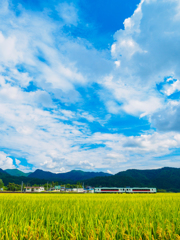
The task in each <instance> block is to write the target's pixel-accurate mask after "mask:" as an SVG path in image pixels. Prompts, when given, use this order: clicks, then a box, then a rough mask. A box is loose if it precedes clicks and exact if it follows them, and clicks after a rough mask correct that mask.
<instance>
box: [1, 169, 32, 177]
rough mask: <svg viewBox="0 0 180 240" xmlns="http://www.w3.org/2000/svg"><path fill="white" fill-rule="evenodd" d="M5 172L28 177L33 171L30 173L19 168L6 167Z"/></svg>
mask: <svg viewBox="0 0 180 240" xmlns="http://www.w3.org/2000/svg"><path fill="white" fill-rule="evenodd" d="M5 172H7V173H9V174H10V175H11V176H16V177H22V176H23V177H27V176H28V175H29V174H31V172H29V173H24V172H22V171H20V170H18V169H6V170H5Z"/></svg>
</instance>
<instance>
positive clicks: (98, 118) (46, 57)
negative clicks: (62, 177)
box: [0, 0, 180, 173]
mask: <svg viewBox="0 0 180 240" xmlns="http://www.w3.org/2000/svg"><path fill="white" fill-rule="evenodd" d="M179 39H180V3H179V1H177V0H162V1H160V0H141V1H136V0H132V1H125V0H114V1H110V0H106V1H101V0H98V1H90V0H85V1H84V0H83V1H82V0H74V1H59V0H53V1H42V0H36V1H35V0H34V1H30V0H19V1H17V0H3V1H1V3H0V139H1V140H0V143H1V144H0V168H3V169H7V168H18V169H20V170H23V171H25V172H28V171H34V170H35V169H37V168H40V169H43V170H46V171H52V172H66V171H70V170H72V169H82V170H85V171H105V172H109V173H117V172H119V171H122V170H126V169H130V168H136V169H152V168H160V167H164V166H171V167H180V163H179V150H180V133H179V132H180V127H179V117H180V99H179V96H180V81H179V79H180V76H179V75H180V70H179V69H180V68H179V65H180V44H179Z"/></svg>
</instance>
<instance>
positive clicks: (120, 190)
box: [94, 187, 157, 193]
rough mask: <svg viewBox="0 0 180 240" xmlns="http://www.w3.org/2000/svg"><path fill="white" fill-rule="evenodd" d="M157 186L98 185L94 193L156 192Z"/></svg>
mask: <svg viewBox="0 0 180 240" xmlns="http://www.w3.org/2000/svg"><path fill="white" fill-rule="evenodd" d="M156 192H157V190H156V188H139V187H134V188H130V187H128V188H116V187H102V188H101V187H98V188H94V193H156Z"/></svg>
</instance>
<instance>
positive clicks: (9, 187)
mask: <svg viewBox="0 0 180 240" xmlns="http://www.w3.org/2000/svg"><path fill="white" fill-rule="evenodd" d="M7 190H8V191H16V192H17V191H21V185H18V184H15V183H9V184H8V185H7Z"/></svg>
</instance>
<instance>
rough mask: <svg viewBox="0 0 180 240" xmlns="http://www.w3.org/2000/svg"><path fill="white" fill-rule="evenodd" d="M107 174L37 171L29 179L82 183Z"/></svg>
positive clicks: (80, 171) (107, 174) (76, 171)
mask: <svg viewBox="0 0 180 240" xmlns="http://www.w3.org/2000/svg"><path fill="white" fill-rule="evenodd" d="M110 175H111V174H109V173H104V172H84V171H82V170H72V171H69V172H66V173H52V172H49V171H43V170H41V169H37V170H36V171H35V172H33V173H31V174H30V175H29V176H28V177H29V178H39V179H48V180H61V179H62V180H72V181H82V180H85V179H89V178H93V177H104V176H110Z"/></svg>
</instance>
